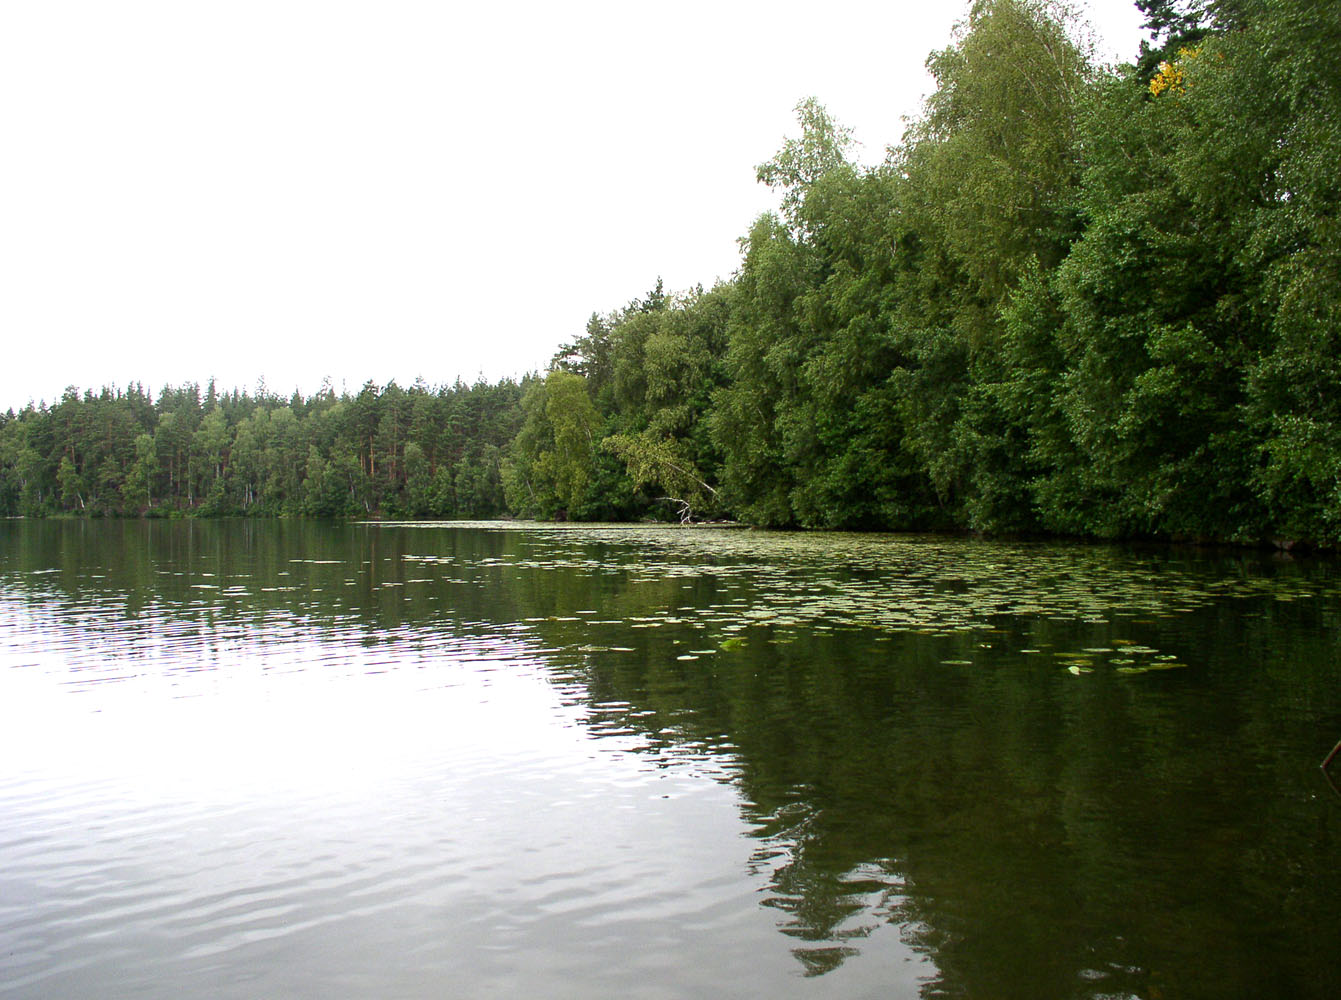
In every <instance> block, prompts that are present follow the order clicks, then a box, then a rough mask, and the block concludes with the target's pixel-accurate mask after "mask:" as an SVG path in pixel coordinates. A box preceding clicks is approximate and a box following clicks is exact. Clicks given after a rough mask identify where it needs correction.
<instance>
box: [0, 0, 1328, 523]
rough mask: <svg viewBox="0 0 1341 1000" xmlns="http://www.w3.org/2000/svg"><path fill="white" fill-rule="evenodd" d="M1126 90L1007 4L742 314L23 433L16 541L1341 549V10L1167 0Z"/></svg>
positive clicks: (756, 258)
mask: <svg viewBox="0 0 1341 1000" xmlns="http://www.w3.org/2000/svg"><path fill="white" fill-rule="evenodd" d="M1137 6H1138V7H1139V8H1140V9H1141V10H1142V12H1143V13H1144V14H1145V15H1146V26H1147V28H1148V29H1149V32H1150V41H1149V42H1148V43H1143V45H1142V47H1141V51H1140V52H1139V53H1137V54H1135V56H1134V58H1133V61H1132V62H1131V63H1129V64H1125V65H1123V66H1120V67H1117V68H1112V67H1105V66H1101V65H1098V64H1097V63H1096V60H1095V59H1094V57H1093V54H1092V52H1091V49H1090V47H1089V45H1088V44H1087V43H1086V42H1085V41H1084V37H1085V30H1084V27H1083V25H1080V24H1079V23H1078V22H1077V21H1076V20H1075V18H1074V17H1073V15H1071V14H1070V13H1068V12H1067V10H1066V9H1065V8H1063V7H1061V6H1059V5H1057V4H1055V3H1052V2H1047V0H978V2H975V3H973V4H972V6H971V8H970V9H969V11H968V14H967V16H966V18H965V20H964V21H963V23H962V24H961V25H960V27H959V28H958V29H957V31H956V33H955V35H954V36H953V38H952V39H951V40H950V42H949V44H948V45H947V46H946V48H944V49H943V50H940V51H937V52H934V53H932V54H931V56H930V57H929V58H928V63H927V65H928V67H929V68H930V70H931V72H932V74H933V77H934V79H935V84H936V86H935V90H934V92H933V93H932V94H931V96H930V97H928V98H927V100H926V103H925V107H924V109H923V112H922V114H921V115H920V116H919V117H918V118H917V119H916V120H914V121H912V122H911V123H909V125H908V127H907V129H906V131H905V132H904V134H903V136H902V138H901V140H900V141H899V142H898V143H897V144H895V145H893V146H891V147H890V148H889V150H888V154H887V156H886V158H885V159H884V161H883V162H882V163H880V164H879V165H877V166H874V167H868V166H862V165H860V164H858V163H856V162H855V161H854V160H853V159H852V158H851V156H850V153H851V142H850V137H849V134H848V132H847V131H846V130H845V129H844V128H843V127H842V126H841V125H840V124H838V123H837V122H836V121H835V119H834V118H833V117H832V116H830V114H829V113H828V112H827V110H826V109H825V108H824V107H823V106H822V105H820V104H819V103H818V102H817V101H814V100H807V101H804V102H802V103H801V104H800V105H799V106H798V107H797V114H798V125H799V131H800V134H799V135H797V136H794V137H792V138H788V139H786V140H785V141H784V142H783V144H782V147H781V149H780V150H779V151H778V152H777V153H776V155H775V156H774V157H773V158H772V159H771V160H769V161H768V162H766V163H763V164H761V165H760V166H759V167H758V177H759V180H760V181H761V182H762V183H764V184H767V185H769V186H770V187H772V188H774V189H775V190H777V191H778V193H779V195H780V203H779V204H780V207H779V211H778V212H776V213H769V214H766V215H763V216H761V217H760V218H759V219H757V220H756V221H755V223H754V224H753V226H752V227H751V228H750V231H749V232H748V233H747V234H746V235H745V236H744V237H743V238H742V240H741V246H742V258H741V263H740V267H739V270H738V271H737V273H736V274H735V275H734V276H733V277H732V279H731V280H729V281H726V282H722V283H720V284H718V285H717V286H716V287H714V288H712V289H707V290H705V289H702V288H699V289H695V290H692V291H690V292H687V293H682V294H671V293H667V292H665V291H664V290H663V289H662V287H661V284H660V282H658V283H657V287H656V288H655V290H653V291H651V292H649V293H648V294H647V295H646V296H644V297H643V298H640V299H637V300H634V301H633V302H630V303H629V304H628V305H627V306H625V307H623V308H620V309H617V310H614V311H612V312H609V313H604V314H596V315H593V316H592V318H591V320H590V321H589V322H588V324H587V327H586V330H585V332H584V333H583V334H582V335H581V336H579V337H577V338H576V339H574V340H573V341H572V342H571V343H568V344H565V345H564V346H562V347H561V348H560V349H559V350H558V353H557V354H556V356H555V358H554V360H553V363H552V365H551V367H550V370H549V371H548V372H546V373H544V374H543V375H532V376H528V377H527V378H524V379H523V380H522V381H521V382H513V381H503V382H501V383H499V384H498V385H488V384H484V383H480V384H476V385H473V386H466V385H463V384H460V383H458V384H457V385H454V386H451V387H444V388H437V389H432V388H429V387H428V386H426V385H424V384H422V383H420V384H416V385H415V386H413V387H411V388H410V389H402V388H400V387H399V386H397V385H395V384H392V385H388V386H386V387H378V386H375V385H372V384H368V385H366V386H364V387H363V389H362V391H361V392H359V393H358V394H357V395H349V394H344V395H341V396H339V397H337V396H336V395H335V394H334V393H333V392H332V391H330V390H329V389H327V390H323V391H321V392H319V393H318V394H317V395H315V396H313V397H312V398H310V399H305V398H303V397H301V396H300V395H298V394H295V395H294V396H293V397H292V398H291V399H283V398H280V397H275V396H272V395H269V394H267V393H265V392H263V391H262V392H258V393H256V394H254V395H249V394H245V393H238V392H232V393H227V394H222V395H220V394H216V392H215V391H214V390H213V387H210V388H209V389H208V390H207V391H206V393H205V394H204V395H203V396H202V394H201V392H200V390H199V388H198V387H196V386H186V387H181V388H177V389H165V390H163V391H162V392H161V393H160V394H159V396H158V398H157V399H154V398H151V397H150V396H149V395H148V394H146V393H145V391H144V390H143V389H142V388H141V387H138V386H132V387H131V388H129V389H127V390H125V391H119V390H106V389H105V390H103V391H102V392H101V393H98V394H94V393H85V394H83V395H80V394H78V393H77V392H76V391H73V390H71V391H70V392H67V394H66V395H65V397H64V398H63V399H62V400H60V401H59V402H58V403H56V404H55V405H52V406H44V405H43V406H30V407H28V408H27V409H25V410H23V411H22V412H20V413H10V414H8V415H7V416H4V417H0V421H2V422H0V513H6V514H26V515H44V514H54V513H58V512H84V513H89V514H99V513H101V514H129V515H136V514H148V515H152V514H160V515H161V514H171V513H177V512H183V513H198V514H259V515H286V514H287V515H320V516H326V515H332V516H351V515H352V516H367V515H374V514H375V515H382V516H389V517H399V516H405V517H430V516H453V517H457V516H471V517H476V516H493V515H499V514H505V513H511V514H518V515H529V516H541V517H568V518H573V519H597V518H601V519H605V518H618V519H624V518H636V517H643V516H648V515H651V516H658V517H675V516H680V517H683V518H688V517H700V516H702V517H726V516H732V517H737V518H739V519H741V520H745V521H748V522H751V523H754V524H760V525H767V526H778V527H783V526H802V527H816V528H844V529H968V530H974V531H985V532H998V533H1000V532H1010V533H1015V532H1023V533H1035V532H1037V533H1055V534H1067V535H1078V536H1089V537H1100V538H1115V537H1169V538H1193V539H1216V540H1224V541H1236V542H1256V541H1261V540H1267V539H1273V538H1274V539H1293V540H1304V541H1308V542H1311V543H1313V544H1317V545H1322V546H1336V545H1338V544H1341V225H1339V224H1338V208H1339V207H1341V171H1338V169H1337V164H1338V163H1341V8H1338V7H1337V5H1336V3H1335V2H1334V0H1252V2H1249V0H1216V2H1209V3H1188V2H1180V0H1138V3H1137Z"/></svg>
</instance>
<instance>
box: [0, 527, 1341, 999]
mask: <svg viewBox="0 0 1341 1000" xmlns="http://www.w3.org/2000/svg"><path fill="white" fill-rule="evenodd" d="M1339 738H1341V564H1338V562H1337V561H1335V560H1329V559H1322V558H1311V559H1310V558H1291V557H1288V556H1276V557H1272V556H1268V555H1263V554H1258V553H1248V554H1245V553H1233V552H1231V553H1225V552H1217V553H1200V552H1197V551H1194V550H1188V549H1172V548H1150V549H1127V548H1118V547H1103V546H1079V545H1066V544H1041V543H1039V544H1023V543H1001V542H989V541H981V540H973V539H955V538H936V537H921V536H860V535H829V534H771V533H764V532H756V531H750V530H745V529H729V528H708V527H697V528H678V527H654V526H646V527H644V526H633V527H630V526H612V527H605V526H577V525H573V526H567V525H540V524H522V523H515V524H512V523H509V524H492V523H486V524H424V525H375V524H366V525H330V524H321V523H314V522H285V521H221V522H210V521H173V522H167V521H159V522H154V521H145V522H138V521H125V522H121V521H60V522H24V521H6V522H0V761H2V762H3V763H0V997H4V998H15V997H23V998H29V997H32V998H37V997H42V998H49V997H98V998H108V997H137V998H139V997H150V998H156V997H163V998H168V997H173V998H176V997H182V996H192V995H201V996H210V997H224V998H232V997H237V998H244V997H245V998H254V997H281V996H282V997H314V998H316V997H322V998H326V997H444V996H459V997H488V996H494V997H520V996H541V997H547V998H548V997H574V998H576V997H582V998H591V997H633V998H661V997H666V998H670V997H703V996H711V997H758V996H765V995H768V996H776V997H844V998H849V997H877V996H878V997H968V998H1014V997H1019V998H1031V1000H1032V998H1039V997H1087V998H1109V997H1141V998H1151V1000H1155V998H1175V997H1207V998H1211V997H1214V998H1217V1000H1224V998H1226V997H1240V996H1252V997H1257V998H1270V997H1281V998H1287V997H1288V998H1310V997H1317V998H1328V1000H1332V998H1335V997H1337V996H1341V947H1338V931H1341V794H1338V793H1337V791H1336V790H1335V789H1334V788H1333V786H1332V785H1331V783H1329V781H1328V779H1327V776H1326V775H1325V774H1324V772H1322V771H1321V770H1320V769H1319V766H1318V765H1319V763H1320V762H1321V760H1322V758H1323V757H1324V756H1325V755H1326V753H1327V752H1328V751H1329V750H1330V749H1331V747H1332V746H1333V744H1334V743H1335V742H1336V741H1337V740H1338V739H1339ZM1335 770H1336V780H1338V781H1339V782H1341V762H1339V763H1338V765H1336V766H1335Z"/></svg>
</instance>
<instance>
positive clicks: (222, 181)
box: [0, 0, 1141, 409]
mask: <svg viewBox="0 0 1341 1000" xmlns="http://www.w3.org/2000/svg"><path fill="white" fill-rule="evenodd" d="M1087 9H1088V13H1089V16H1090V20H1091V23H1092V24H1093V25H1094V26H1095V29H1096V32H1097V35H1098V37H1099V39H1100V42H1101V52H1103V53H1104V54H1105V55H1106V56H1108V57H1109V58H1116V57H1121V58H1131V57H1132V56H1133V55H1134V54H1135V51H1136V46H1137V43H1138V41H1139V38H1140V37H1141V35H1140V32H1139V28H1138V25H1139V22H1140V14H1139V12H1138V11H1137V10H1136V8H1135V7H1134V5H1133V4H1132V3H1131V2H1129V0H1092V2H1091V3H1089V4H1088V5H1087ZM965 10H966V4H965V3H962V2H952V3H937V2H935V0H932V2H926V0H921V2H905V0H894V2H888V0H887V2H884V3H872V2H865V3H860V2H848V0H827V2H825V3H823V4H820V3H816V2H814V0H807V2H804V3H798V2H791V0H767V2H753V0H750V2H733V0H717V2H698V0H679V2H676V3H656V4H653V3H639V2H636V0H620V2H612V3H601V2H583V0H569V2H567V3H554V2H553V0H549V2H545V3H533V2H513V3H497V4H480V5H477V6H466V5H461V4H456V3H448V2H416V0H381V2H344V0H259V2H256V0H226V2H194V0H166V2H143V0H121V2H117V3H108V2H106V0H87V2H80V0H69V2H65V0H42V2H29V3H6V4H4V5H3V7H2V8H0V136H3V156H0V336H2V337H3V344H4V348H3V360H0V409H7V408H9V407H11V406H12V407H20V406H22V405H24V404H26V403H27V402H28V401H29V400H47V401H49V402H50V401H54V400H55V399H57V398H59V396H60V394H61V392H62V390H63V389H64V387H65V386H67V385H71V384H73V385H75V386H77V387H79V388H80V389H86V388H95V389H96V388H100V387H101V386H103V385H114V386H122V387H124V386H125V385H127V384H128V383H130V382H132V381H139V382H142V383H144V384H145V386H146V387H147V388H149V389H150V390H151V391H152V392H154V393H155V394H156V393H157V391H158V390H159V389H160V388H161V387H162V386H163V385H165V384H171V385H178V384H181V383H183V382H200V383H201V384H202V385H203V384H204V383H205V382H206V381H207V380H208V379H209V378H210V377H211V376H213V377H215V378H216V379H217V381H218V384H219V386H220V388H231V387H234V386H236V387H241V388H247V389H252V388H254V387H255V386H256V384H257V380H258V379H259V378H264V379H265V381H266V384H267V385H268V387H269V388H270V389H271V390H274V391H279V392H283V393H286V394H287V393H289V392H291V391H292V390H293V389H294V388H295V387H297V388H299V389H301V390H302V391H303V392H304V393H310V392H312V391H313V390H315V389H316V388H317V387H318V386H319V385H320V384H321V381H322V379H323V378H324V377H330V378H331V379H332V381H333V382H334V385H335V387H336V389H337V390H338V389H340V387H341V386H342V384H343V385H347V386H348V388H350V389H351V390H357V389H358V387H359V386H360V385H362V383H363V382H364V381H365V380H367V379H373V380H374V381H376V382H378V383H379V384H385V383H386V382H387V381H388V380H390V379H393V378H394V379H396V380H397V381H398V382H400V383H401V384H402V385H408V384H409V383H411V382H412V381H413V380H414V379H415V378H416V377H417V376H422V377H423V378H425V379H426V380H427V381H428V382H429V383H430V384H432V385H437V384H441V383H450V382H453V381H455V379H456V378H457V377H458V376H460V377H462V378H464V379H465V380H466V381H473V380H474V379H475V378H476V377H478V376H480V375H483V376H484V377H486V378H488V379H489V380H490V381H493V380H496V379H498V378H500V377H503V376H509V375H514V376H515V375H521V374H523V373H524V372H526V371H530V370H536V369H540V368H543V367H544V365H545V364H546V362H547V361H548V359H549V358H550V356H551V355H552V354H553V353H554V351H555V349H556V348H557V347H558V345H559V344H560V343H562V342H564V341H567V340H571V339H572V338H573V337H574V336H576V335H578V334H580V333H581V332H582V329H583V326H584V324H585V322H586V319H587V317H588V316H589V315H590V314H591V313H592V312H593V311H600V312H606V311H609V310H611V309H613V308H616V307H618V306H621V305H623V304H624V303H626V302H627V301H628V300H629V299H631V298H634V297H636V296H638V295H640V294H641V293H643V292H645V291H646V290H647V289H649V288H651V287H652V285H653V284H655V282H656V279H657V277H658V276H661V277H662V278H663V279H664V281H665V283H666V287H667V288H668V289H672V290H674V289H682V288H688V287H692V286H693V285H694V284H696V283H699V282H702V283H703V284H704V285H711V284H712V283H713V281H714V280H715V279H716V278H718V277H728V276H729V275H730V274H731V272H732V271H734V270H735V268H736V266H737V264H738V248H737V244H736V240H737V238H738V237H740V236H741V235H742V234H743V233H744V232H745V231H746V229H747V228H748V226H749V223H750V221H751V220H752V219H753V218H754V217H755V216H756V215H758V214H759V212H761V211H764V210H766V209H769V208H771V207H773V205H774V200H773V197H772V195H771V194H770V192H768V191H767V190H766V189H764V188H762V187H760V186H759V185H757V184H756V183H755V180H754V166H755V164H757V163H759V162H761V161H763V160H766V159H768V158H769V157H770V156H771V155H772V153H773V152H774V151H775V150H776V149H777V147H778V146H779V144H780V142H781V140H782V138H783V136H784V135H786V134H794V133H795V131H796V129H795V124H794V119H793V116H792V108H793V107H794V105H795V104H796V103H797V101H799V100H800V99H802V98H803V97H806V96H809V95H815V96H817V97H818V98H819V99H820V100H821V101H822V102H823V103H824V104H825V105H826V106H827V107H828V109H829V111H830V112H831V113H832V114H833V115H834V116H835V117H837V118H838V120H839V121H840V122H842V123H844V124H846V125H849V126H850V127H852V128H853V129H854V131H855V133H856V137H857V139H858V140H859V141H860V142H861V143H862V146H863V159H865V160H866V161H868V162H875V161H877V160H879V159H880V158H881V156H882V154H883V150H884V147H885V146H886V145H887V144H889V143H891V142H894V141H896V140H897V139H898V138H899V136H900V134H901V132H902V128H903V125H902V120H901V119H902V117H903V116H905V115H912V114H915V113H916V111H917V109H918V106H919V101H920V99H921V97H922V96H923V95H924V94H925V93H926V92H927V90H928V89H929V79H928V77H927V76H926V75H925V72H924V69H923V62H924V60H925V58H926V56H927V54H928V53H929V52H930V51H931V50H932V49H934V48H940V47H943V46H944V45H945V44H946V43H947V41H948V40H949V38H950V31H951V27H952V25H953V24H954V22H955V21H957V20H959V19H960V18H961V17H962V16H963V13H964V11H965Z"/></svg>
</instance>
